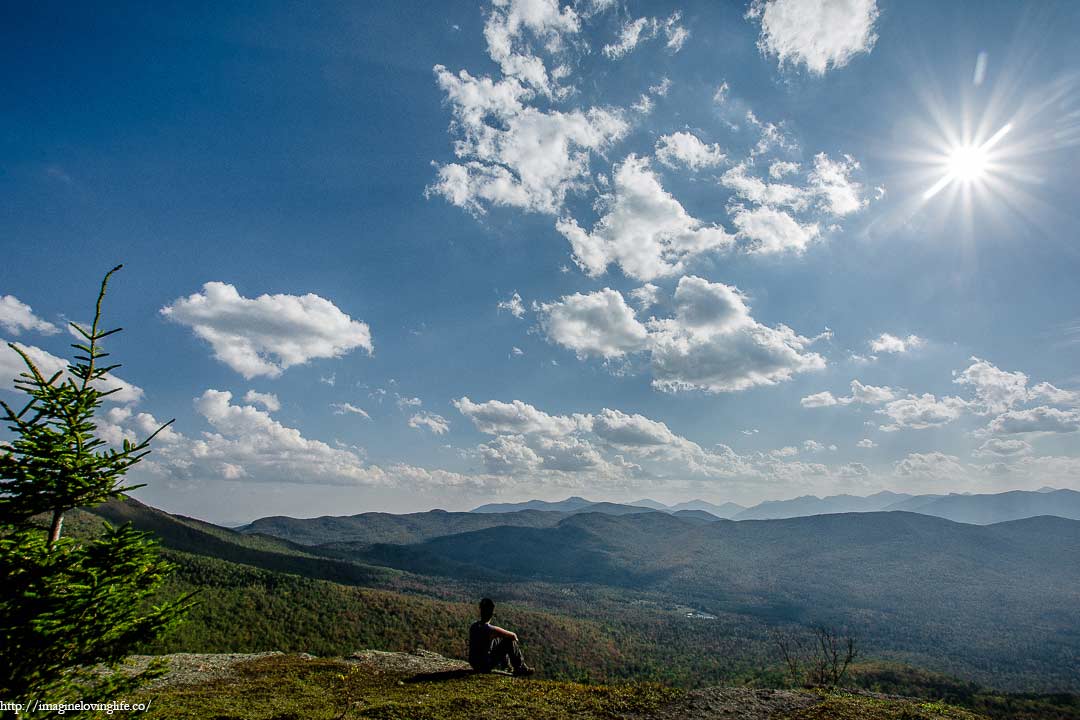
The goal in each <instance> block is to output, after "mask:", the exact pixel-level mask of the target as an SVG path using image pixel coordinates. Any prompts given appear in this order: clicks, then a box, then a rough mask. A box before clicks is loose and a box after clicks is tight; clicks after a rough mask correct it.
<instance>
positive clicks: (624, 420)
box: [592, 408, 680, 447]
mask: <svg viewBox="0 0 1080 720" xmlns="http://www.w3.org/2000/svg"><path fill="white" fill-rule="evenodd" d="M592 431H593V433H595V434H596V435H597V437H600V438H602V439H604V440H606V441H608V442H610V443H613V444H615V445H619V446H622V447H641V446H652V445H679V444H680V443H679V440H680V439H679V437H678V436H677V435H675V433H673V432H671V430H670V429H668V426H667V425H665V424H664V423H662V422H657V421H656V420H650V419H649V418H647V417H645V416H644V415H638V414H632V415H631V414H627V413H624V412H621V411H619V410H610V409H608V408H604V409H603V410H601V411H600V412H599V413H597V414H596V415H594V416H593V418H592Z"/></svg>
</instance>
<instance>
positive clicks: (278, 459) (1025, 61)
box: [0, 0, 1080, 522]
mask: <svg viewBox="0 0 1080 720" xmlns="http://www.w3.org/2000/svg"><path fill="white" fill-rule="evenodd" d="M426 8H427V6H426V5H425V4H423V3H410V2H405V3H394V4H391V5H386V6H371V7H367V6H365V7H361V6H352V5H334V4H326V5H320V6H318V7H310V6H305V7H298V6H295V5H290V4H287V3H280V2H266V3H260V4H259V5H257V6H254V7H246V8H242V9H241V8H239V7H230V6H218V5H207V6H200V7H192V6H187V5H176V6H168V5H156V6H153V7H151V6H147V5H144V4H138V3H119V4H115V5H111V6H109V7H89V6H87V7H76V6H71V5H69V4H62V3H36V4H34V5H33V6H32V7H25V6H23V7H19V8H18V9H17V10H16V8H15V7H8V8H6V9H5V10H3V11H0V12H2V13H3V20H4V21H5V22H3V23H2V24H0V33H2V34H3V41H4V42H3V44H2V49H0V53H2V54H3V55H2V56H3V59H4V63H3V69H0V91H2V92H3V95H4V97H5V98H6V99H7V100H8V102H7V103H6V106H7V107H6V112H5V113H4V114H3V115H2V116H0V131H2V132H0V153H2V154H0V157H2V158H3V164H2V167H3V172H0V194H2V197H4V201H3V202H0V243H2V249H3V256H4V262H3V264H2V265H0V339H2V340H3V341H4V343H5V344H4V345H2V347H3V350H0V393H2V394H3V395H5V396H7V397H6V398H5V399H8V398H10V397H14V396H13V395H11V393H10V389H11V380H12V378H13V377H14V375H15V373H17V372H18V371H19V361H18V357H17V355H16V354H15V353H14V352H12V351H10V350H9V349H8V348H7V347H6V342H17V343H19V344H20V345H21V346H22V347H23V348H26V349H28V351H29V352H30V353H31V354H32V355H33V357H34V358H35V360H36V361H37V362H38V363H39V364H41V365H42V366H43V367H44V368H46V369H59V368H61V367H62V366H63V358H65V357H67V355H68V347H67V345H68V343H69V342H71V338H70V337H69V334H68V332H67V330H66V329H65V328H66V324H67V321H68V320H76V321H81V320H84V319H85V317H86V315H87V314H88V313H89V312H91V310H92V308H91V306H90V303H91V302H92V300H93V297H94V292H95V289H96V286H97V283H98V281H99V280H100V276H101V275H102V274H103V273H104V272H105V271H106V270H107V269H108V268H109V267H112V266H113V265H114V264H116V263H117V262H123V263H125V270H124V271H123V272H122V273H121V274H120V275H118V276H117V277H116V279H115V281H114V282H113V284H112V286H111V287H110V291H109V295H108V297H107V300H106V307H105V317H106V319H107V322H108V323H109V324H110V325H116V326H123V327H124V328H125V332H124V333H122V334H121V335H120V336H117V337H116V338H113V342H111V344H110V345H109V348H110V350H111V351H112V352H113V353H114V355H115V357H116V358H117V359H118V360H119V361H120V362H122V363H123V367H122V368H121V369H120V370H118V371H117V373H116V376H115V377H114V379H113V382H114V384H115V385H116V386H118V387H121V388H122V390H121V392H118V393H116V394H115V395H113V396H111V402H110V403H109V404H108V408H107V412H106V414H105V417H104V418H103V423H102V425H101V427H100V429H101V431H102V433H103V435H104V436H105V437H106V438H107V439H109V441H110V442H113V443H121V442H122V441H123V439H124V438H135V437H142V436H144V435H145V434H146V433H147V432H149V431H151V430H152V429H153V428H155V427H156V426H157V423H158V421H160V420H163V419H168V418H172V417H175V418H176V422H175V424H174V425H173V426H172V427H171V428H170V430H169V431H167V432H166V433H164V434H162V435H161V436H159V437H158V439H157V440H156V442H155V444H154V452H153V453H152V455H151V456H150V457H149V458H147V460H146V461H144V462H143V463H142V464H141V465H140V466H139V467H138V469H137V471H136V472H134V473H133V475H132V480H134V481H136V482H143V483H146V487H145V488H142V489H140V490H139V491H137V492H136V497H138V498H139V499H141V500H143V501H144V502H147V503H150V504H152V505H154V506H157V507H160V508H162V509H164V510H167V511H170V512H176V513H182V514H186V515H191V516H195V517H198V518H203V519H207V520H210V521H216V522H241V521H248V520H251V519H254V518H257V517H262V516H268V515H292V516H296V517H310V516H316V515H348V514H354V513H359V512H365V511H369V510H385V511H391V512H408V511H419V510H427V509H431V508H444V509H448V510H465V509H471V508H473V507H476V506H478V505H482V504H485V503H489V502H513V501H520V500H526V499H532V498H539V499H546V500H556V499H563V498H565V497H567V496H570V495H580V496H584V497H587V498H590V499H597V500H600V499H602V500H611V501H616V502H627V501H633V500H638V499H642V498H651V499H655V500H658V501H660V502H664V503H667V504H673V503H677V502H680V501H686V500H691V499H695V498H701V499H704V500H707V501H710V502H714V503H717V504H721V503H723V502H728V501H731V502H737V503H739V504H741V505H745V506H750V505H754V504H756V503H758V502H760V501H763V500H777V499H786V498H792V497H796V496H801V495H809V494H813V495H818V496H824V495H831V494H840V493H850V494H857V495H869V494H872V493H875V492H878V491H882V490H891V491H895V492H904V493H912V494H919V493H948V492H970V493H992V492H1000V491H1004V490H1011V489H1025V490H1036V489H1039V488H1041V487H1044V486H1051V487H1055V488H1071V489H1080V443H1077V433H1078V432H1080V375H1077V371H1076V368H1077V367H1078V361H1080V315H1078V313H1080V310H1078V308H1080V283H1077V281H1076V278H1077V277H1080V246H1078V245H1077V243H1076V242H1075V241H1076V237H1077V232H1076V228H1077V220H1078V217H1077V213H1078V208H1080V183H1078V182H1077V176H1076V175H1077V170H1076V168H1078V167H1080V48H1078V47H1077V45H1076V43H1075V42H1074V37H1073V36H1074V35H1075V29H1076V28H1077V27H1080V7H1078V6H1076V5H1075V4H1072V3H1066V2H1050V3H1040V4H1039V5H1038V6H1037V7H1036V6H1032V5H1023V4H1017V5H1015V6H993V7H988V6H986V5H985V4H983V3H975V2H957V3H948V4H941V3H934V2H929V1H928V0H927V1H925V2H924V1H917V2H909V3H899V2H886V1H884V0H881V1H878V0H753V1H752V2H750V3H745V2H724V3H710V2H705V1H704V0H702V1H700V2H692V1H690V0H687V1H686V2H664V3H659V2H657V3H639V2H630V1H627V2H619V1H617V0H577V1H576V2H560V1H559V0H495V1H494V2H491V3H490V4H486V3H485V4H483V5H480V6H478V5H476V4H474V3H465V2H451V3H447V4H445V5H444V6H443V9H442V11H441V12H440V13H437V14H436V13H431V12H430V11H428V10H427V9H426ZM838 18H842V19H843V22H840V21H838Z"/></svg>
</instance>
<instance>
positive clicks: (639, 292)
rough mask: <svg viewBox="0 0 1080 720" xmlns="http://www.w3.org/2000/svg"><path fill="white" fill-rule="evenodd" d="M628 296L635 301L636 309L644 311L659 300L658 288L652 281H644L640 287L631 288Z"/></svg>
mask: <svg viewBox="0 0 1080 720" xmlns="http://www.w3.org/2000/svg"><path fill="white" fill-rule="evenodd" d="M630 297H632V298H633V299H634V302H635V303H637V306H638V309H639V310H641V311H642V312H644V311H646V310H648V309H649V308H651V307H652V306H653V305H655V304H656V303H658V302H660V288H658V287H657V286H656V285H653V284H652V283H645V284H644V285H642V286H641V287H639V288H635V289H633V290H631V291H630Z"/></svg>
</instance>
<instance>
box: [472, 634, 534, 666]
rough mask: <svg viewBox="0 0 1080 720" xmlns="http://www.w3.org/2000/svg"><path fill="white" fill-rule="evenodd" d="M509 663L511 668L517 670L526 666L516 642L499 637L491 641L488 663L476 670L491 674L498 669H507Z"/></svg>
mask: <svg viewBox="0 0 1080 720" xmlns="http://www.w3.org/2000/svg"><path fill="white" fill-rule="evenodd" d="M507 662H509V663H510V667H512V668H513V669H514V670H517V669H518V668H520V667H521V666H522V665H524V664H525V658H524V657H523V656H522V654H521V648H520V647H518V644H517V641H516V640H511V639H510V638H506V637H498V638H495V639H494V640H492V641H491V650H490V651H488V656H487V663H486V665H485V666H483V667H478V668H476V669H477V670H478V671H480V672H491V671H492V670H494V669H496V668H505V667H506V664H507Z"/></svg>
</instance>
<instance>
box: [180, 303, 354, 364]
mask: <svg viewBox="0 0 1080 720" xmlns="http://www.w3.org/2000/svg"><path fill="white" fill-rule="evenodd" d="M160 312H161V314H162V315H164V316H165V317H166V318H168V319H169V320H172V321H174V322H178V323H180V324H182V325H187V326H188V327H190V328H191V329H192V330H194V332H195V334H196V335H197V336H199V337H200V338H202V339H203V340H206V341H207V342H209V343H210V346H211V348H213V351H214V357H216V358H217V359H218V360H220V361H221V362H223V363H225V364H226V365H228V366H229V367H231V368H232V369H233V370H235V371H237V372H238V373H240V374H241V375H243V376H244V377H245V378H247V379H249V380H250V379H251V378H253V377H257V376H259V375H265V376H268V377H277V376H278V375H280V374H281V373H282V371H284V370H285V369H287V368H289V367H292V366H293V365H302V364H304V363H306V362H308V361H309V360H312V359H315V358H336V357H341V356H342V355H344V354H345V353H347V352H349V351H351V350H354V349H356V348H362V349H364V350H366V351H367V352H368V353H369V354H370V353H371V352H372V351H373V347H372V343H371V331H370V329H369V328H368V326H367V324H365V323H362V322H359V321H357V320H353V319H352V318H350V317H349V316H348V315H346V314H345V313H344V312H342V311H341V310H339V309H338V308H337V307H336V306H335V305H334V304H333V303H332V302H330V301H329V300H326V299H325V298H322V297H319V296H318V295H314V294H311V293H309V294H307V295H283V294H279V295H260V296H259V297H257V298H254V299H252V298H246V297H242V296H241V295H240V293H238V292H237V291H236V288H234V287H233V286H232V285H229V284H227V283H222V282H208V283H206V284H205V285H203V291H202V292H201V293H195V294H193V295H190V296H188V297H186V298H178V299H177V300H175V301H174V302H173V303H172V304H171V305H166V306H165V307H163V308H161V311H160Z"/></svg>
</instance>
